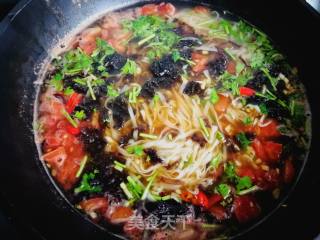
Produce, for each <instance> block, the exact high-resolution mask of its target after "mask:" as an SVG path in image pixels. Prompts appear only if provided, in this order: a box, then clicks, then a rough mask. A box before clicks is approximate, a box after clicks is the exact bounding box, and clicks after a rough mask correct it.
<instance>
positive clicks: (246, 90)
mask: <svg viewBox="0 0 320 240" xmlns="http://www.w3.org/2000/svg"><path fill="white" fill-rule="evenodd" d="M239 92H240V95H241V96H247V97H250V96H253V95H255V93H256V91H255V90H253V89H251V88H248V87H240V88H239Z"/></svg>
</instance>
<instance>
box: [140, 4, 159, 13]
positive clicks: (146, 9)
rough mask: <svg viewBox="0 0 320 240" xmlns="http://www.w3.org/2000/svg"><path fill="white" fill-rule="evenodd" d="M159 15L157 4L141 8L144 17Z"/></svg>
mask: <svg viewBox="0 0 320 240" xmlns="http://www.w3.org/2000/svg"><path fill="white" fill-rule="evenodd" d="M157 13H158V6H157V5H156V4H146V5H144V6H143V7H142V8H141V14H142V15H156V14H157Z"/></svg>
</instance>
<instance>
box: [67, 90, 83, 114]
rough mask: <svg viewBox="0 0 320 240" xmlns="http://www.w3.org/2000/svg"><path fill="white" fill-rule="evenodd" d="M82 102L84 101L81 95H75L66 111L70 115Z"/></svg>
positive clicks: (69, 101)
mask: <svg viewBox="0 0 320 240" xmlns="http://www.w3.org/2000/svg"><path fill="white" fill-rule="evenodd" d="M81 100H82V95H81V94H79V93H73V94H72V95H71V97H70V98H69V100H68V102H67V104H66V111H67V112H68V113H72V112H73V110H74V109H75V107H76V106H78V105H79V103H80V102H81Z"/></svg>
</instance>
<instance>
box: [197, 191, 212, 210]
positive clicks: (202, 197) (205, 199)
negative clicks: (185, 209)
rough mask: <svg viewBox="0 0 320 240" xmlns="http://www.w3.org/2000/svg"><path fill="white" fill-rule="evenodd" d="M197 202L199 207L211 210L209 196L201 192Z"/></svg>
mask: <svg viewBox="0 0 320 240" xmlns="http://www.w3.org/2000/svg"><path fill="white" fill-rule="evenodd" d="M195 198H196V200H197V203H198V204H197V205H199V206H201V207H204V208H209V200H208V197H207V195H206V194H205V193H204V192H202V191H199V193H198V194H197V195H196V196H195Z"/></svg>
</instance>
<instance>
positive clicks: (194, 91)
mask: <svg viewBox="0 0 320 240" xmlns="http://www.w3.org/2000/svg"><path fill="white" fill-rule="evenodd" d="M202 92H203V91H202V89H201V85H200V83H198V82H196V81H189V82H188V83H187V84H186V86H185V87H184V89H183V93H185V94H187V95H189V96H193V95H200V94H201V93H202Z"/></svg>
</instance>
